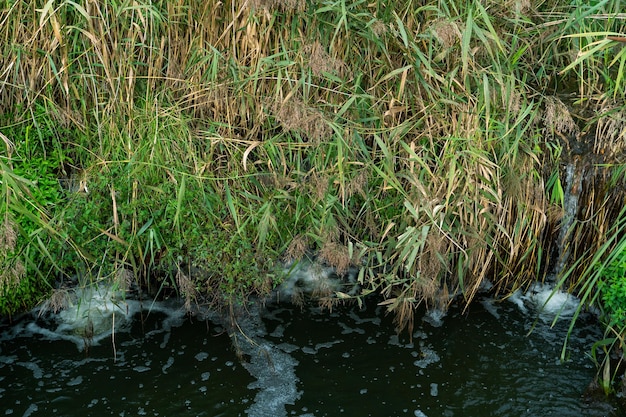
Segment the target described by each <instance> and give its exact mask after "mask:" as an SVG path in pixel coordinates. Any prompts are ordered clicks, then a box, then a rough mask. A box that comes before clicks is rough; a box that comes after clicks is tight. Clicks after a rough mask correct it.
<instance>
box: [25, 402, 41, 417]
mask: <svg viewBox="0 0 626 417" xmlns="http://www.w3.org/2000/svg"><path fill="white" fill-rule="evenodd" d="M37 410H39V407H37V404H31V405H29V406H28V408H27V409H26V411H25V412H24V414H23V415H22V417H29V416H30V415H31V414H33V413H34V412H35V411H37Z"/></svg>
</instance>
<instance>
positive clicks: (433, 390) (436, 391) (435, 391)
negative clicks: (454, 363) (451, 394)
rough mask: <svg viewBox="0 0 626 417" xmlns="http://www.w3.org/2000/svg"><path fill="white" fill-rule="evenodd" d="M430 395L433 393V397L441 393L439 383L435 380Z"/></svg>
mask: <svg viewBox="0 0 626 417" xmlns="http://www.w3.org/2000/svg"><path fill="white" fill-rule="evenodd" d="M430 395H432V396H433V397H436V396H437V395H439V385H437V384H436V383H434V382H433V383H431V384H430Z"/></svg>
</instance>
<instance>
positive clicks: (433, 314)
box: [423, 308, 447, 327]
mask: <svg viewBox="0 0 626 417" xmlns="http://www.w3.org/2000/svg"><path fill="white" fill-rule="evenodd" d="M446 315H447V313H446V311H445V310H443V309H440V308H434V309H432V310H428V311H427V312H426V314H425V315H424V318H423V320H424V321H425V322H426V323H428V324H430V325H431V326H433V327H441V326H442V325H443V319H444V317H446Z"/></svg>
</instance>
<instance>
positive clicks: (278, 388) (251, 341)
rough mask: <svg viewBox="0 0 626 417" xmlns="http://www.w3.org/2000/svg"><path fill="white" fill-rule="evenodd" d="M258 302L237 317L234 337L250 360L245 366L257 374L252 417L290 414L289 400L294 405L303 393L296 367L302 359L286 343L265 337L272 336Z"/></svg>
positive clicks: (254, 375)
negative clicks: (293, 354) (278, 343)
mask: <svg viewBox="0 0 626 417" xmlns="http://www.w3.org/2000/svg"><path fill="white" fill-rule="evenodd" d="M260 308H261V307H259V305H258V304H257V303H252V304H251V305H249V306H247V313H245V314H244V315H242V316H241V317H239V318H238V319H237V329H238V331H236V332H235V333H234V334H233V335H232V337H233V339H234V342H235V343H236V345H237V347H238V348H239V349H240V350H241V352H242V353H243V354H244V355H246V356H247V357H248V358H249V360H248V361H247V362H244V363H243V366H244V368H245V369H246V370H247V371H248V372H249V373H250V375H252V376H253V377H254V378H256V381H255V382H253V383H251V384H249V385H248V388H249V389H255V390H259V391H258V392H257V394H256V396H255V399H254V403H253V404H252V405H251V406H250V407H249V408H248V409H247V410H246V413H247V414H248V415H249V416H250V417H265V416H275V417H286V416H287V410H286V408H285V406H286V405H287V404H290V405H293V404H295V402H296V400H298V399H299V398H300V396H301V392H299V391H298V389H297V384H298V382H299V379H298V377H297V376H296V372H295V368H296V366H297V365H298V361H297V360H296V359H294V358H293V357H292V356H291V355H290V354H289V352H291V350H290V349H287V351H285V350H283V349H281V347H282V345H275V344H274V343H272V342H270V341H268V340H267V339H265V337H267V336H268V333H267V330H266V328H265V324H264V323H263V321H262V320H261V311H260Z"/></svg>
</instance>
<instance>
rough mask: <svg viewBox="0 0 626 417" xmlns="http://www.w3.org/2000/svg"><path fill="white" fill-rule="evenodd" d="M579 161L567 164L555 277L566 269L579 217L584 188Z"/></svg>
mask: <svg viewBox="0 0 626 417" xmlns="http://www.w3.org/2000/svg"><path fill="white" fill-rule="evenodd" d="M576 163H577V160H576V159H574V161H573V162H570V163H568V164H567V167H566V168H565V189H564V190H563V218H562V220H561V225H560V230H559V236H558V240H557V251H558V257H557V265H556V268H555V270H554V277H555V278H558V275H559V274H560V273H561V272H562V271H563V269H564V268H565V266H566V264H567V261H568V260H569V255H570V247H569V243H570V238H569V236H570V233H571V231H572V227H573V226H574V225H575V221H576V218H577V216H578V198H579V195H580V191H581V188H582V178H583V173H582V172H579V171H578V168H577V165H576Z"/></svg>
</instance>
